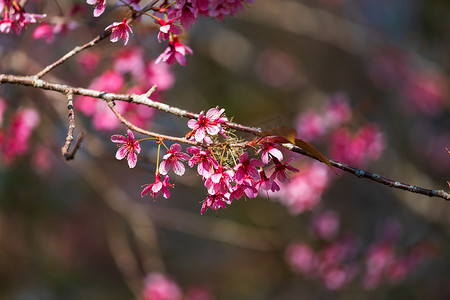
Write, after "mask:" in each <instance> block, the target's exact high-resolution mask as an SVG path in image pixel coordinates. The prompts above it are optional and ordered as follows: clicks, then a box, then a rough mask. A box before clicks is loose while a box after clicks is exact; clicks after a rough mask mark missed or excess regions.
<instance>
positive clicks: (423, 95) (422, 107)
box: [402, 71, 449, 116]
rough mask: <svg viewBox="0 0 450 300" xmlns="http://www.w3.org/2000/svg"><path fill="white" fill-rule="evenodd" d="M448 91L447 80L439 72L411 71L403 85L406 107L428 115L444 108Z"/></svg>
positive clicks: (434, 114) (436, 113)
mask: <svg viewBox="0 0 450 300" xmlns="http://www.w3.org/2000/svg"><path fill="white" fill-rule="evenodd" d="M448 92H449V90H448V87H447V80H446V79H445V78H444V77H443V76H442V75H440V74H438V73H425V72H418V71H416V72H411V73H410V74H409V76H408V77H407V78H406V80H405V83H404V85H403V87H402V97H403V99H404V102H405V104H406V107H407V108H408V109H410V108H411V107H412V108H413V109H414V110H415V111H416V112H418V113H423V114H426V115H428V116H436V115H438V114H439V113H440V112H441V111H442V110H443V109H444V107H445V99H446V98H447V97H448Z"/></svg>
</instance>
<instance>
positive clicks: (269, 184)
mask: <svg viewBox="0 0 450 300" xmlns="http://www.w3.org/2000/svg"><path fill="white" fill-rule="evenodd" d="M260 176H261V180H260V181H258V182H257V183H256V186H255V187H256V188H257V189H258V190H259V189H263V190H265V191H269V190H270V191H272V192H278V191H279V190H280V187H279V186H278V184H277V183H276V182H275V180H273V178H267V176H266V173H265V172H264V170H261V172H260Z"/></svg>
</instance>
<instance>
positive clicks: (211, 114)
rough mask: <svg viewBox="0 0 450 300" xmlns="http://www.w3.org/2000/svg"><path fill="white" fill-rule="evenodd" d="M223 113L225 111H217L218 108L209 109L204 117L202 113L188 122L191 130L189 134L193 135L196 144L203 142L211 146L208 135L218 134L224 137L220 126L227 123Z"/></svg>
mask: <svg viewBox="0 0 450 300" xmlns="http://www.w3.org/2000/svg"><path fill="white" fill-rule="evenodd" d="M224 111H225V109H221V110H219V108H218V107H215V108H211V109H210V110H208V112H207V113H206V115H205V113H204V112H203V111H202V112H201V113H200V115H199V116H198V119H197V120H195V119H191V120H189V121H188V124H187V125H188V127H189V128H191V129H192V132H191V133H192V134H194V139H195V140H196V141H197V142H199V143H201V142H203V141H205V142H206V143H207V144H212V139H211V138H210V137H209V136H208V135H216V134H218V133H221V134H223V135H225V130H224V129H223V127H222V124H223V123H225V122H226V121H227V118H226V117H223V116H222V114H223V112H224ZM206 134H208V135H206Z"/></svg>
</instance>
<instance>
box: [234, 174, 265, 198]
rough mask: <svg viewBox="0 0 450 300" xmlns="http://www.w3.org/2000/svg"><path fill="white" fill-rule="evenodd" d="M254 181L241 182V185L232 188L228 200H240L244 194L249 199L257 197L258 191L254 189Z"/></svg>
mask: <svg viewBox="0 0 450 300" xmlns="http://www.w3.org/2000/svg"><path fill="white" fill-rule="evenodd" d="M254 185H255V181H253V180H251V179H248V178H247V179H245V180H242V182H241V183H239V184H236V185H235V186H233V187H232V188H231V189H232V193H231V196H230V198H236V199H240V198H241V197H242V196H243V195H244V194H245V195H246V196H247V197H249V198H256V196H258V189H257V188H256V187H254Z"/></svg>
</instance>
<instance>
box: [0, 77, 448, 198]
mask: <svg viewBox="0 0 450 300" xmlns="http://www.w3.org/2000/svg"><path fill="white" fill-rule="evenodd" d="M1 83H9V84H18V85H24V86H31V87H35V88H40V89H45V90H51V91H55V92H59V93H67V91H69V90H70V91H72V93H73V94H74V95H82V96H88V97H93V98H98V99H102V100H104V101H106V102H107V103H108V105H109V106H110V108H111V109H112V110H113V112H114V113H116V116H117V117H118V118H119V119H120V120H121V121H122V123H124V124H125V125H127V126H129V127H130V126H132V127H130V128H135V129H138V130H137V131H138V132H141V133H144V132H146V131H145V130H144V129H140V128H138V127H136V126H134V125H133V124H131V123H130V122H129V121H127V120H126V119H124V118H123V117H122V116H121V115H120V114H119V113H118V112H117V110H115V108H114V107H113V105H111V104H110V103H113V101H126V102H129V103H136V104H142V105H146V106H149V107H153V108H156V109H158V110H161V111H164V112H167V113H170V114H173V115H176V116H179V117H186V118H193V119H197V118H198V114H195V113H192V112H189V111H186V110H183V109H180V108H177V107H173V106H169V105H167V104H164V103H160V102H156V101H153V100H151V99H150V98H149V97H148V96H149V93H147V94H143V95H136V94H116V93H107V92H102V91H97V90H91V89H85V88H79V87H71V86H68V85H63V84H57V83H51V82H47V81H44V80H41V79H38V78H36V77H33V76H15V75H7V74H0V84H1ZM226 125H227V126H228V127H229V128H232V129H236V130H238V131H241V132H247V133H251V134H254V135H256V136H262V131H261V129H260V128H256V127H249V126H245V125H242V124H238V123H234V122H226ZM149 133H151V132H149ZM144 134H147V133H144ZM151 136H154V133H151ZM180 139H182V138H180ZM179 141H180V142H183V143H184V141H181V140H179ZM188 144H192V143H191V141H188ZM283 146H284V147H285V148H286V149H288V150H290V151H293V152H296V153H299V154H302V155H304V156H308V157H311V158H315V157H313V156H312V155H311V154H309V153H308V152H306V151H305V150H303V149H301V148H300V147H297V146H295V145H292V144H283ZM330 163H331V165H332V166H334V167H336V168H339V169H341V170H343V171H345V172H348V173H351V174H354V175H356V176H358V177H360V178H367V179H370V180H372V181H375V182H378V183H381V184H384V185H387V186H389V187H394V188H398V189H402V190H405V191H409V192H413V193H418V194H423V195H426V196H430V197H439V198H443V199H445V200H450V194H449V193H447V192H445V191H443V190H430V189H424V188H421V187H418V186H415V185H410V184H405V183H401V182H399V181H395V180H391V179H388V178H385V177H382V176H380V175H378V174H375V173H370V172H366V171H363V170H360V169H357V168H353V167H350V166H348V165H346V164H344V163H341V162H338V161H334V160H330Z"/></svg>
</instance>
